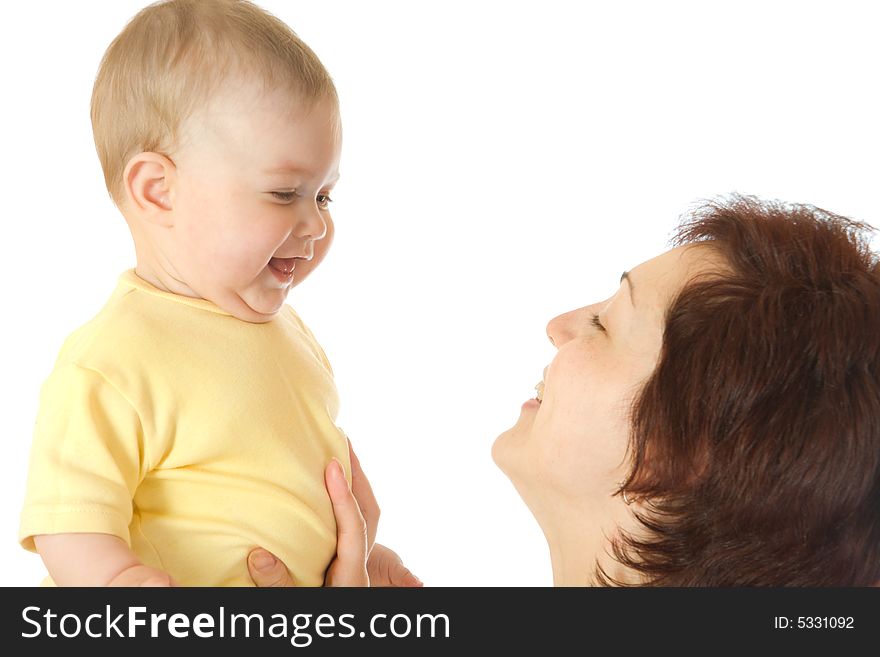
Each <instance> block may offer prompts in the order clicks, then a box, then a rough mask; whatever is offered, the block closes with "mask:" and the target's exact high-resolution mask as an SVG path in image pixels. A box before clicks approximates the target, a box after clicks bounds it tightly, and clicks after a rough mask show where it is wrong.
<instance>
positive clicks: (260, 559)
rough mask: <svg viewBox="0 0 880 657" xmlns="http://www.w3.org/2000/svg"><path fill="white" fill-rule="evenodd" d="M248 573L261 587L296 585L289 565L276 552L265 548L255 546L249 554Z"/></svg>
mask: <svg viewBox="0 0 880 657" xmlns="http://www.w3.org/2000/svg"><path fill="white" fill-rule="evenodd" d="M247 564H248V573H250V576H251V579H252V580H254V584H256V585H257V586H258V587H260V588H282V587H286V586H296V584H295V583H294V581H293V578H292V577H291V576H290V573H289V572H287V567H286V566H285V565H284V564H283V563H282V562H281V561H280V560H279V559H278V558H276V557H275V555H274V554H272V553H271V552H268V551H267V550H264V549H263V548H255V549H253V550H251V553H250V554H249V555H248V560H247Z"/></svg>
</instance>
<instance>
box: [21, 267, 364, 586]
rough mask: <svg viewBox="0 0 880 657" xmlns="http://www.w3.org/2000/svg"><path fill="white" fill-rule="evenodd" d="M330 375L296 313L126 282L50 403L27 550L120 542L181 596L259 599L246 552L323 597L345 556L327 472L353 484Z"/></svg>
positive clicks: (64, 352) (27, 516)
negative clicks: (248, 594) (191, 591)
mask: <svg viewBox="0 0 880 657" xmlns="http://www.w3.org/2000/svg"><path fill="white" fill-rule="evenodd" d="M337 410H338V398H337V393H336V387H335V384H334V382H333V374H332V371H331V369H330V364H329V363H328V362H327V359H326V356H325V355H324V352H323V351H322V349H321V347H320V346H319V345H318V343H317V342H316V341H315V339H314V337H313V336H312V334H311V332H310V331H309V330H308V328H306V326H305V325H304V324H303V323H302V321H301V320H300V319H299V317H298V316H297V315H296V313H294V311H293V310H292V309H291V308H290V307H289V306H284V308H283V309H282V310H281V312H280V313H279V314H278V315H277V316H276V317H275V318H274V319H273V320H272V321H270V322H267V323H265V324H252V323H249V322H245V321H242V320H239V319H236V318H235V317H233V316H232V315H230V314H229V313H226V312H224V311H223V310H221V309H220V308H218V307H217V306H215V305H214V304H212V303H211V302H209V301H206V300H204V299H193V298H189V297H184V296H179V295H176V294H171V293H168V292H163V291H161V290H159V289H157V288H155V287H153V286H152V285H150V284H149V283H147V282H146V281H144V280H142V279H140V278H139V277H138V276H137V275H136V274H135V273H134V271H133V270H130V271H128V272H125V273H124V274H123V275H122V276H121V277H120V279H119V285H118V287H117V289H116V290H115V292H114V293H113V295H112V296H111V298H110V300H109V301H108V302H107V304H106V305H105V306H104V308H103V309H102V310H101V312H100V313H99V314H98V315H97V316H96V317H95V318H94V319H92V320H91V321H90V322H88V323H87V324H85V325H84V326H82V327H81V328H79V329H78V330H77V331H75V332H74V333H73V334H72V335H70V336H69V337H68V338H67V340H66V341H65V343H64V346H63V347H62V349H61V353H60V355H59V357H58V361H57V362H56V364H55V368H54V370H53V371H52V373H51V375H50V376H49V378H48V380H47V381H46V382H45V383H44V385H43V387H42V390H41V393H40V410H39V413H38V417H37V422H36V427H35V431H34V440H33V445H32V449H31V461H30V469H29V472H28V485H27V494H26V497H25V504H24V509H23V511H22V517H21V527H20V531H19V540H20V541H21V544H22V546H23V547H25V548H26V549H29V550H34V542H33V536H34V535H36V534H57V533H69V532H97V533H106V534H113V535H115V536H119V537H120V538H122V539H123V540H125V541H126V542H128V544H129V545H130V546H131V548H132V550H133V551H134V552H135V553H136V554H137V555H138V557H140V559H141V560H142V561H143V562H144V563H145V564H147V565H149V566H153V567H155V568H160V569H162V570H164V571H166V572H168V573H169V574H170V575H171V576H172V577H173V578H174V579H175V580H177V582H178V583H180V584H182V585H184V586H252V585H253V584H252V582H251V580H250V577H249V576H248V573H247V564H246V556H247V553H248V552H249V551H250V550H251V549H252V548H254V547H256V546H262V547H264V548H266V549H268V550H270V551H272V552H274V553H275V554H276V555H278V556H279V557H280V558H281V559H282V560H283V561H284V562H285V563H286V564H287V566H288V568H289V569H290V571H291V573H292V575H293V577H294V579H295V581H296V583H297V584H298V585H303V586H317V585H320V584H321V583H322V582H323V576H324V571H325V569H326V568H327V566H328V564H329V562H330V560H331V558H332V557H333V555H334V553H335V550H336V524H335V521H334V518H333V511H332V507H331V504H330V499H329V497H328V496H327V492H326V489H325V488H324V478H323V472H324V468H325V467H326V465H327V463H329V461H330V459H331V457H333V456H335V457H336V458H338V459H340V461H341V462H342V463H343V464H344V466H345V469H346V473H349V472H350V469H349V460H348V448H347V445H346V440H345V436H344V435H343V434H342V432H341V431H340V430H339V429H338V428H337V426H336V424H335V419H336V414H337Z"/></svg>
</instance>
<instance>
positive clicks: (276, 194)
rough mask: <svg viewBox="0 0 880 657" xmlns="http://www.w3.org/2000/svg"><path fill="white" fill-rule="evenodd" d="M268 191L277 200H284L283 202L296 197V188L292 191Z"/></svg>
mask: <svg viewBox="0 0 880 657" xmlns="http://www.w3.org/2000/svg"><path fill="white" fill-rule="evenodd" d="M269 193H270V194H272V196H274V197H275V198H277V199H278V200H279V201H284V202H285V203H289V202H290V201H292V200H293V199H294V198H296V190H293V191H292V192H269Z"/></svg>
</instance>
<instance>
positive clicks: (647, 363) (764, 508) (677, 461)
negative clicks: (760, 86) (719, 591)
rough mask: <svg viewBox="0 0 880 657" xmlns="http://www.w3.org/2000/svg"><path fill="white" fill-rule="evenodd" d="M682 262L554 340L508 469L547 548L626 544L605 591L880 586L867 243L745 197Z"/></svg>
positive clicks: (873, 285)
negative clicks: (538, 398) (579, 536)
mask: <svg viewBox="0 0 880 657" xmlns="http://www.w3.org/2000/svg"><path fill="white" fill-rule="evenodd" d="M676 245H677V248H676V249H673V250H672V251H670V252H668V253H666V254H664V255H662V256H660V257H658V258H655V259H654V260H651V261H648V262H647V263H644V264H642V265H640V266H639V267H637V268H635V269H634V270H633V271H632V272H630V274H629V276H628V280H625V281H623V282H622V284H621V288H620V289H619V290H618V291H617V293H616V294H615V295H614V296H613V297H612V298H611V299H610V300H609V301H606V302H603V303H600V304H596V305H594V306H589V307H587V308H584V309H582V310H580V311H574V312H573V313H569V314H567V315H563V316H561V317H559V318H556V319H555V320H553V321H552V322H551V323H550V325H549V326H548V333H549V334H550V337H551V339H552V340H553V341H554V342H555V343H556V344H557V347H558V348H559V352H558V354H557V357H556V358H555V359H554V361H553V363H552V364H551V366H550V367H549V368H548V370H547V372H546V375H547V376H546V379H545V382H544V383H545V390H544V401H543V403H542V404H541V406H539V407H538V406H537V404H531V405H528V406H527V407H525V408H524V410H523V414H522V415H521V417H520V420H519V422H518V423H517V426H516V427H514V428H513V429H511V430H510V431H508V432H507V433H506V434H504V435H503V436H502V437H501V438H499V440H498V441H497V442H496V446H495V448H494V455H495V458H496V460H497V461H498V463H499V465H500V466H501V467H502V469H504V470H505V472H507V473H508V475H509V476H510V477H511V480H512V481H513V482H514V484H515V485H516V486H517V488H518V489H519V490H520V492H521V494H522V495H523V498H524V499H525V500H526V502H527V503H528V504H529V506H530V507H531V508H532V510H533V512H534V513H535V515H536V517H537V518H538V520H539V522H541V524H542V527H544V529H545V532H546V533H547V534H548V539H550V540H551V548H552V542H553V537H554V536H555V535H557V534H559V533H561V532H563V530H561V529H560V528H561V527H563V526H565V527H570V526H572V525H575V526H577V525H579V524H588V525H593V526H594V527H598V528H599V530H600V531H599V534H600V535H602V536H604V537H607V538H608V539H610V541H611V542H613V543H616V549H615V552H616V559H615V560H614V561H609V560H607V559H606V560H603V558H601V552H602V550H599V551H598V552H599V553H600V554H599V556H600V558H599V559H598V564H599V565H600V566H601V567H602V568H603V569H604V570H605V571H606V572H608V573H609V574H610V576H611V577H614V576H615V573H617V572H620V571H619V570H611V569H610V568H609V567H608V566H609V563H612V564H616V563H623V564H625V565H627V566H628V567H629V568H630V573H632V572H636V573H637V577H635V578H630V581H633V580H639V581H643V582H650V583H657V584H667V585H687V584H697V585H725V584H739V585H751V584H755V585H762V584H763V585H786V584H791V585H810V584H814V585H822V584H829V585H832V584H867V583H872V582H876V581H878V580H880V570H878V569H880V380H878V379H880V331H878V330H877V329H878V328H880V276H878V267H877V263H876V259H875V257H874V256H873V255H872V254H871V253H870V250H869V248H868V246H867V239H866V228H865V227H864V226H862V225H860V224H857V223H855V222H851V221H849V220H847V219H845V218H843V217H839V216H836V215H833V214H831V213H828V212H825V211H822V210H819V209H816V208H813V207H809V206H792V205H783V204H771V203H762V202H759V201H756V200H755V199H751V198H745V197H734V198H732V199H731V200H729V201H726V202H723V203H712V204H707V205H706V206H704V207H702V208H701V209H699V210H698V211H697V212H695V213H694V214H693V215H692V217H691V218H690V219H688V220H687V221H686V222H685V223H683V224H682V226H681V227H680V229H679V231H678V235H677V238H676ZM640 293H641V294H640ZM594 315H598V322H596V321H595V320H594V317H593V316H594ZM600 326H601V327H602V328H600ZM603 329H604V330H603ZM619 492H620V493H622V492H625V493H626V496H627V499H628V501H629V502H630V503H631V504H627V503H626V502H625V501H624V497H623V495H622V494H621V495H617V493H619ZM633 500H637V501H636V502H633ZM604 549H607V544H606V547H605V548H604ZM595 565H596V564H595V560H594V568H595ZM587 575H589V574H587Z"/></svg>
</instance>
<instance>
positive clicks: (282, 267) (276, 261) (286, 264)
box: [269, 258, 297, 277]
mask: <svg viewBox="0 0 880 657" xmlns="http://www.w3.org/2000/svg"><path fill="white" fill-rule="evenodd" d="M296 261H297V258H272V259H271V260H270V261H269V267H271V268H272V269H274V270H275V271H277V272H278V273H279V274H282V275H283V276H285V277H290V276H292V275H293V270H294V269H296Z"/></svg>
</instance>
